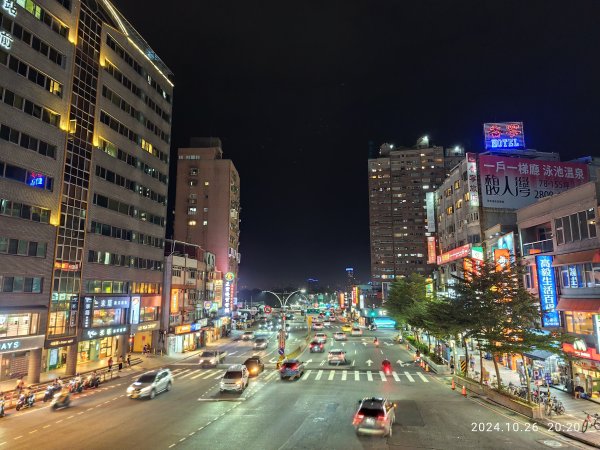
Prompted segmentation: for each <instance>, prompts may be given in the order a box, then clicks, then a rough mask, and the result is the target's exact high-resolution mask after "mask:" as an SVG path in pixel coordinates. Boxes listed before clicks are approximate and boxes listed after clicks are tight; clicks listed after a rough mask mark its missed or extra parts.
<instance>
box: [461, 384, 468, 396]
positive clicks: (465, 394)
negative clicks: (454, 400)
mask: <svg viewBox="0 0 600 450" xmlns="http://www.w3.org/2000/svg"><path fill="white" fill-rule="evenodd" d="M461 395H462V396H463V397H466V396H467V388H466V387H465V386H464V385H463V388H462V392H461Z"/></svg>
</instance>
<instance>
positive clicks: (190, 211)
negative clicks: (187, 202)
mask: <svg viewBox="0 0 600 450" xmlns="http://www.w3.org/2000/svg"><path fill="white" fill-rule="evenodd" d="M197 212H198V209H197V208H196V207H195V206H191V207H189V208H188V215H190V216H195V215H196V213H197Z"/></svg>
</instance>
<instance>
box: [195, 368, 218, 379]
mask: <svg viewBox="0 0 600 450" xmlns="http://www.w3.org/2000/svg"><path fill="white" fill-rule="evenodd" d="M213 371H214V369H211V370H208V371H206V372H205V371H203V370H201V371H198V375H194V376H193V377H192V378H190V380H195V379H196V378H200V377H202V376H208V375H207V374H211V373H213Z"/></svg>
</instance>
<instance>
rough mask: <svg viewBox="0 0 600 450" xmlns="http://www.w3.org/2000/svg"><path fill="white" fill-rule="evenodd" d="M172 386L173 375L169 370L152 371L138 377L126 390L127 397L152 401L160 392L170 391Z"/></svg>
mask: <svg viewBox="0 0 600 450" xmlns="http://www.w3.org/2000/svg"><path fill="white" fill-rule="evenodd" d="M172 386H173V375H171V371H170V370H169V369H158V370H152V371H150V372H146V373H144V374H142V375H140V376H139V377H138V379H137V380H135V381H134V382H133V383H132V384H131V386H129V387H128V388H127V397H129V398H143V397H149V398H150V399H153V398H154V397H156V394H158V393H160V392H165V391H170V390H171V387H172Z"/></svg>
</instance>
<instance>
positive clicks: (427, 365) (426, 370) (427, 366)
mask: <svg viewBox="0 0 600 450" xmlns="http://www.w3.org/2000/svg"><path fill="white" fill-rule="evenodd" d="M425 372H429V364H425Z"/></svg>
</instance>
